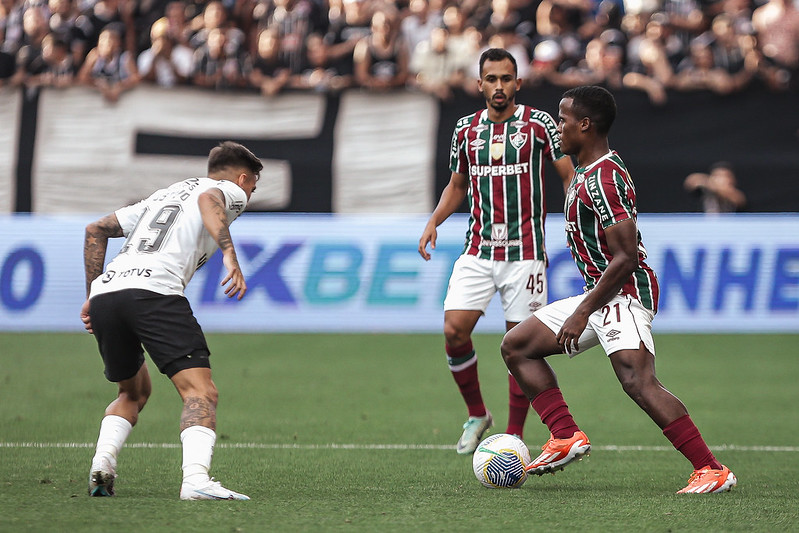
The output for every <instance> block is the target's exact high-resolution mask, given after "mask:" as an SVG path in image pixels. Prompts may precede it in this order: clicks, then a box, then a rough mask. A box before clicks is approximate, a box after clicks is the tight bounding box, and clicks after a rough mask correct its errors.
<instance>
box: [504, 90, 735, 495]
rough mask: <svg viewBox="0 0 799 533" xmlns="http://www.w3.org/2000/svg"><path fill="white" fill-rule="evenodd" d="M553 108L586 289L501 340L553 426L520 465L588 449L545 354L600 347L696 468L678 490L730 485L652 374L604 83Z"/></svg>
mask: <svg viewBox="0 0 799 533" xmlns="http://www.w3.org/2000/svg"><path fill="white" fill-rule="evenodd" d="M558 109H559V116H558V118H559V122H558V132H559V133H560V138H561V149H562V151H563V152H564V153H565V154H569V155H573V156H576V157H577V168H576V171H575V175H574V178H573V179H572V182H571V184H570V185H569V189H568V191H567V193H566V204H565V214H566V239H567V241H568V244H569V248H570V249H571V253H572V256H573V257H574V260H575V262H576V263H577V266H578V268H579V269H580V272H581V273H582V275H583V278H584V279H585V283H586V290H585V292H584V293H583V294H581V295H579V296H573V297H571V298H566V299H563V300H559V301H557V302H553V303H551V304H549V305H547V306H545V307H543V308H542V309H539V310H537V311H536V312H535V313H534V314H533V316H532V317H530V318H529V319H527V320H525V321H524V322H522V323H521V324H519V325H518V326H516V327H515V328H513V329H512V330H510V331H509V332H508V333H506V334H505V338H504V339H503V341H502V356H503V358H504V359H505V363H506V364H507V366H508V369H509V370H510V372H511V374H513V376H514V377H515V378H516V381H517V382H518V383H519V386H521V388H522V390H523V391H524V393H525V394H526V395H527V397H528V398H530V400H531V404H532V407H533V409H534V410H535V411H536V412H537V413H538V414H539V416H540V417H541V421H542V422H543V423H544V424H546V426H547V427H548V428H549V431H550V433H551V437H550V439H549V441H548V442H547V443H546V444H545V445H544V447H543V453H541V455H539V456H538V457H537V458H535V459H533V461H532V463H531V464H530V465H529V466H528V467H527V468H526V470H527V472H528V473H529V474H538V475H541V474H544V473H547V472H555V471H557V470H562V469H563V468H564V467H565V466H566V465H568V464H569V463H571V462H572V461H574V460H576V459H579V458H581V457H582V456H583V455H585V454H587V453H588V452H589V451H590V450H591V443H590V442H589V440H588V437H587V436H586V434H585V433H583V432H582V431H581V430H580V428H579V427H578V426H577V424H576V423H575V421H574V419H573V418H572V415H571V413H570V412H569V408H568V406H567V405H566V402H565V401H564V399H563V395H562V394H561V391H560V388H559V387H558V381H557V378H556V376H555V373H554V371H553V370H552V367H551V366H550V365H549V363H547V361H546V357H548V356H550V355H555V354H559V353H566V354H569V356H570V357H574V356H576V355H577V354H579V353H581V352H583V351H585V350H587V349H589V348H591V347H593V346H596V345H597V344H601V345H602V348H603V349H604V350H605V353H606V354H607V355H608V358H609V359H610V363H611V366H612V367H613V370H614V371H615V373H616V376H617V377H618V379H619V381H620V382H621V385H622V388H623V389H624V391H625V392H626V393H627V394H628V395H629V396H630V397H631V398H632V399H633V400H634V401H635V402H636V403H637V404H638V406H639V407H641V409H643V410H644V411H645V412H646V413H647V414H648V415H649V416H650V418H652V420H653V421H654V422H655V423H656V424H657V425H658V426H659V427H660V428H661V429H662V430H663V434H664V435H665V436H666V438H668V439H669V441H670V442H671V443H672V444H673V445H674V447H675V448H676V449H677V450H679V451H680V452H681V453H682V454H683V455H684V456H685V457H686V458H687V459H688V460H689V461H690V462H691V464H692V465H693V468H694V471H693V474H692V475H691V476H690V479H689V480H688V485H687V486H686V487H685V488H683V489H682V490H680V491H678V492H679V493H711V492H725V491H728V490H730V489H731V488H732V487H734V486H735V485H736V482H737V480H736V478H735V475H734V474H733V473H732V472H730V470H729V469H728V468H727V467H726V466H723V465H722V464H721V463H719V461H718V460H717V459H716V458H715V457H714V455H713V453H712V452H711V451H710V449H709V448H708V446H707V444H706V443H705V441H704V439H703V438H702V435H701V434H700V433H699V430H698V429H697V427H696V425H694V423H693V421H692V420H691V417H690V416H689V415H688V411H687V410H686V408H685V405H683V403H682V402H681V401H680V400H679V399H678V398H677V397H676V396H674V395H673V394H672V393H670V392H669V391H668V390H666V388H665V387H664V386H663V385H662V384H661V383H660V381H658V379H657V377H656V376H655V343H654V341H653V339H652V319H653V318H654V315H655V313H656V312H657V304H658V292H659V290H658V281H657V278H656V276H655V273H654V271H653V270H652V269H651V268H650V267H649V266H648V265H647V264H646V262H645V259H646V250H645V249H644V246H643V244H642V242H641V234H640V232H639V231H638V225H637V221H636V217H637V211H636V195H635V188H634V186H633V182H632V179H631V178H630V175H629V173H628V172H627V168H626V167H625V165H624V162H623V161H622V160H621V157H619V154H617V153H616V152H614V151H612V150H610V148H609V144H608V132H609V130H610V126H611V124H612V123H613V120H614V119H615V117H616V103H615V100H614V98H613V96H612V95H611V94H610V93H609V92H608V91H607V90H605V89H603V88H601V87H596V86H591V87H577V88H574V89H570V90H568V91H566V92H565V93H564V94H563V98H562V99H561V101H560V105H559V108H558Z"/></svg>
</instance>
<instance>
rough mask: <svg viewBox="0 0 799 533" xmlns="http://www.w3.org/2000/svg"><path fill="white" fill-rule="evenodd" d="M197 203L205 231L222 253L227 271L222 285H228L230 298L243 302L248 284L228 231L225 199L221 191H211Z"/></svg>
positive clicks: (200, 197)
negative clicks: (236, 297) (236, 298)
mask: <svg viewBox="0 0 799 533" xmlns="http://www.w3.org/2000/svg"><path fill="white" fill-rule="evenodd" d="M197 203H198V205H199V206H200V214H201V216H202V219H203V225H204V226H205V229H206V230H207V231H208V233H209V234H210V235H211V237H213V239H214V241H215V242H216V244H217V246H219V249H220V250H221V251H222V264H224V265H225V269H226V270H227V276H225V279H223V280H222V283H221V285H223V286H225V285H227V287H226V288H225V294H226V295H227V296H228V298H233V297H234V296H238V299H239V300H241V299H242V298H243V297H244V293H246V292H247V283H246V281H245V280H244V274H243V273H242V272H241V267H240V266H239V260H238V258H237V256H236V249H235V248H234V246H233V239H232V238H231V236H230V230H229V229H228V220H227V213H226V212H225V197H224V195H223V194H222V191H220V190H219V189H216V188H214V189H209V190H207V191H205V192H203V193H202V194H200V196H199V198H198V199H197Z"/></svg>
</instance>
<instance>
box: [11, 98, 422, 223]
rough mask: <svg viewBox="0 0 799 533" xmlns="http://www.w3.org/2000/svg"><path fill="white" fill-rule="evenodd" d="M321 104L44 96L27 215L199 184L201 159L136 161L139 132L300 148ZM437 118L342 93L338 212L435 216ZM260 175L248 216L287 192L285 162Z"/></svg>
mask: <svg viewBox="0 0 799 533" xmlns="http://www.w3.org/2000/svg"><path fill="white" fill-rule="evenodd" d="M325 105H326V99H325V97H324V96H323V95H320V94H317V93H289V94H285V95H281V96H280V97H279V98H274V99H266V98H264V97H262V96H260V95H258V94H241V93H215V92H210V91H197V90H192V89H176V88H171V89H159V88H157V87H140V88H137V90H135V91H131V92H129V93H126V94H125V95H123V97H122V98H121V99H120V100H119V102H117V103H115V104H109V103H107V102H105V101H104V100H102V99H101V98H100V97H99V95H98V94H97V93H96V92H93V91H89V90H86V89H84V88H79V87H76V88H70V89H67V90H61V91H55V90H49V91H43V92H42V94H41V97H40V101H39V110H38V130H37V134H36V150H35V161H34V179H33V191H32V194H33V211H34V212H36V213H96V212H102V211H105V210H108V209H111V208H115V207H119V206H122V205H125V204H127V203H130V202H131V201H132V200H135V199H139V198H142V197H145V196H147V195H149V194H150V193H151V192H152V191H153V190H155V189H157V188H160V187H164V186H167V185H169V184H171V183H173V182H175V181H178V180H181V179H185V178H186V177H190V176H200V175H202V176H204V175H205V172H206V168H205V166H206V162H207V158H206V157H205V156H203V157H188V156H180V155H165V154H161V155H154V154H141V153H136V135H137V134H138V133H146V134H156V135H158V134H160V135H168V136H172V137H176V138H211V139H214V138H223V139H224V138H231V139H251V140H286V139H293V140H297V141H298V142H300V143H302V142H303V140H306V141H307V140H310V139H313V138H315V137H316V136H318V135H319V134H320V131H321V128H322V123H323V121H324V114H325ZM436 117H437V108H436V104H435V100H433V99H432V97H430V96H427V95H422V94H415V93H401V94H392V95H391V96H390V97H389V96H385V95H382V96H381V95H368V94H364V93H361V92H358V91H349V92H347V93H346V94H345V95H344V96H343V97H342V101H341V105H340V110H339V113H338V115H337V121H336V127H335V132H334V143H333V145H334V147H335V152H334V156H333V161H332V170H333V175H332V179H333V184H332V186H333V207H334V209H333V210H334V211H335V212H339V213H359V212H364V211H368V212H372V213H421V212H427V211H429V210H431V209H432V205H431V198H432V197H433V194H432V188H433V186H434V182H435V178H434V176H435V174H434V171H433V170H434V169H433V168H432V163H431V162H432V161H434V160H435V154H434V150H435V149H436V146H435V144H436V142H435V136H436V127H437V120H436ZM8 123H9V124H15V123H16V122H13V121H10V122H8ZM0 135H2V134H0ZM256 155H258V156H259V157H263V156H262V154H259V153H256ZM315 156H316V154H313V153H308V154H307V157H315ZM261 175H262V180H261V183H259V185H258V189H259V193H258V195H257V196H256V197H254V198H253V202H252V203H251V205H250V208H251V209H256V210H257V209H261V210H280V209H284V208H285V207H286V206H287V205H288V203H289V201H290V199H291V194H292V186H293V184H292V181H293V180H292V175H291V168H290V166H289V165H288V163H287V161H285V160H280V159H267V158H264V171H263V172H262V173H261ZM12 190H13V189H12ZM305 192H306V194H307V191H305ZM1 200H2V197H0V201H1Z"/></svg>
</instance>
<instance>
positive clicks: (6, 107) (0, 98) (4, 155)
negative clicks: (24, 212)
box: [0, 87, 22, 213]
mask: <svg viewBox="0 0 799 533" xmlns="http://www.w3.org/2000/svg"><path fill="white" fill-rule="evenodd" d="M21 96H22V93H21V92H20V91H17V90H12V89H9V88H7V87H6V88H3V87H0V213H11V212H12V211H13V210H14V191H16V189H17V187H16V171H17V169H16V167H17V147H18V143H17V135H18V133H19V127H18V124H19V113H20V105H21Z"/></svg>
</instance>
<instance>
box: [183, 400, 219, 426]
mask: <svg viewBox="0 0 799 533" xmlns="http://www.w3.org/2000/svg"><path fill="white" fill-rule="evenodd" d="M191 426H205V427H207V428H209V429H216V405H215V404H214V403H213V402H212V401H211V400H210V399H208V398H202V397H200V396H187V397H186V399H185V400H183V414H182V415H181V416H180V430H181V431H183V430H184V429H186V428H188V427H191Z"/></svg>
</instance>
